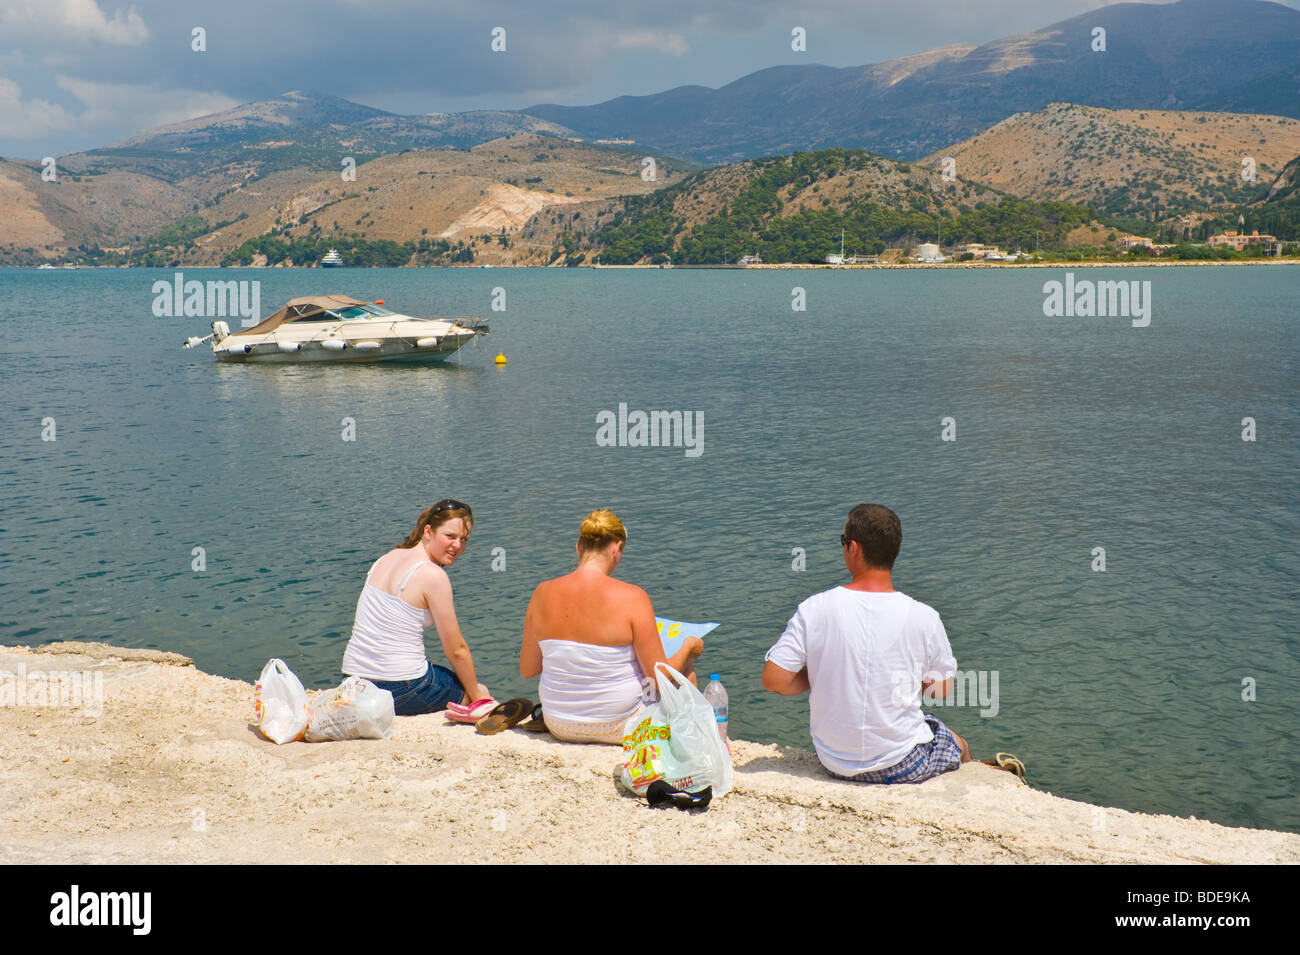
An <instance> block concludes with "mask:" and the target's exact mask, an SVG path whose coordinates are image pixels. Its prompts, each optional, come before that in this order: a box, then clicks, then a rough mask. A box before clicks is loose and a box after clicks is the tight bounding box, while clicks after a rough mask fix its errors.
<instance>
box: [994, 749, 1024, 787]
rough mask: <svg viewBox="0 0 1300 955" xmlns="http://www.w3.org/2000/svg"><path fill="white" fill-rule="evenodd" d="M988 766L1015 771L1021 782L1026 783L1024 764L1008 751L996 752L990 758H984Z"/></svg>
mask: <svg viewBox="0 0 1300 955" xmlns="http://www.w3.org/2000/svg"><path fill="white" fill-rule="evenodd" d="M984 762H985V763H987V764H988V765H989V766H995V767H997V768H998V769H1004V770H1006V771H1007V772H1009V773H1015V774H1016V776H1018V777H1019V778H1020V781H1021V782H1022V783H1027V782H1028V780H1026V779H1025V764H1024V763H1022V762H1021V761H1020V760H1019V759H1017V758H1016V757H1015V756H1012V755H1011V754H1010V753H998V754H997V755H996V756H994V757H993V758H992V759H986V760H984Z"/></svg>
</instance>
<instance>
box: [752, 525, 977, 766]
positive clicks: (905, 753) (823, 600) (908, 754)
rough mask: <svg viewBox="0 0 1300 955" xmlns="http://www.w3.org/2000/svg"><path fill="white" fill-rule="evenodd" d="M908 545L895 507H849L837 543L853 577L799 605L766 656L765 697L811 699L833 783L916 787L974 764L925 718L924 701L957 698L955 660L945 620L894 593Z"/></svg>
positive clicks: (820, 754)
mask: <svg viewBox="0 0 1300 955" xmlns="http://www.w3.org/2000/svg"><path fill="white" fill-rule="evenodd" d="M902 541H903V532H902V527H901V525H900V523H899V520H898V515H897V514H895V513H894V512H893V511H891V510H890V509H889V508H887V507H883V506H881V505H879V504H859V505H858V506H857V507H855V508H853V510H851V511H850V512H849V518H848V521H847V522H846V524H845V527H844V533H843V534H841V535H840V545H841V546H842V547H843V550H844V566H845V567H847V568H848V571H849V573H850V574H851V575H852V578H853V579H852V580H851V581H850V582H849V583H847V584H845V585H843V586H842V587H836V588H834V589H833V590H827V591H823V592H822V593H819V594H814V595H813V596H811V597H809V598H808V599H807V600H805V601H804V602H803V603H801V604H800V605H799V609H798V610H796V611H795V614H794V616H793V617H791V618H790V622H789V624H787V625H786V628H785V633H783V634H782V635H781V639H779V640H778V641H777V642H776V644H775V645H774V646H773V647H772V649H770V650H769V651H768V652H767V665H766V666H765V667H764V669H763V687H764V689H767V690H770V691H772V692H773V693H779V694H781V695H782V696H795V695H797V694H799V693H804V692H807V693H808V694H809V703H810V704H811V708H812V727H811V729H812V739H813V745H814V746H815V747H816V749H817V758H818V759H819V760H820V761H821V764H822V766H824V767H825V768H826V770H827V771H828V772H829V773H830V774H831V775H832V776H838V777H840V778H843V779H853V780H857V781H860V782H870V783H919V782H921V781H922V780H925V779H929V778H930V777H931V776H937V775H939V774H940V773H946V772H950V771H952V770H954V769H959V768H960V767H961V764H962V763H964V762H967V761H969V760H970V758H971V756H970V748H969V747H968V746H967V745H966V741H965V740H964V739H962V738H961V737H960V736H958V735H957V734H956V733H954V732H953V731H952V730H950V729H948V727H946V726H944V725H943V723H942V722H941V721H940V720H939V719H938V718H937V717H935V716H933V715H931V714H929V713H922V712H921V707H920V705H919V694H921V693H923V694H925V695H926V698H927V699H939V700H941V699H945V698H946V697H947V696H948V695H949V694H950V693H952V691H953V686H954V682H955V677H956V674H957V661H956V660H955V659H954V658H953V655H952V647H951V646H949V644H948V635H947V633H945V632H944V629H943V622H942V621H940V619H939V614H938V613H936V612H935V610H934V609H933V608H931V607H928V606H926V605H925V604H923V603H921V602H919V601H916V600H913V599H912V598H911V597H909V596H907V595H906V594H903V593H899V592H898V591H897V590H895V589H894V587H893V583H892V581H891V579H890V573H891V571H892V569H893V566H894V559H895V558H896V557H897V556H898V550H899V547H900V546H901V544H902Z"/></svg>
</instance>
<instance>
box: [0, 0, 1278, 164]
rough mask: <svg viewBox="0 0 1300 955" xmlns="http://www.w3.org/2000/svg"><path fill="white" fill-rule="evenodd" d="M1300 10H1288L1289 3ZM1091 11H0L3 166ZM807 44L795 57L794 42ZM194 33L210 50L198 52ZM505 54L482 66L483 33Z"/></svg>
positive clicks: (1082, 1)
mask: <svg viewBox="0 0 1300 955" xmlns="http://www.w3.org/2000/svg"><path fill="white" fill-rule="evenodd" d="M1286 3H1287V5H1288V6H1293V7H1300V0H1286ZM1107 5H1108V4H1107V3H1106V2H1104V0H928V2H926V0H472V2H465V0H461V2H457V3H446V2H439V0H433V2H430V0H223V2H222V3H220V4H214V3H212V2H211V0H203V2H197V0H135V2H125V3H124V2H119V0H0V156H14V157H22V158H39V157H41V156H46V155H59V154H60V153H67V152H72V151H75V150H78V149H85V148H89V147H92V146H100V145H106V144H108V143H110V142H114V141H116V140H118V139H122V138H124V137H125V136H128V135H130V134H132V133H135V132H139V131H140V130H143V129H148V128H151V127H154V126H158V125H161V124H163V123H169V122H176V121H179V120H182V119H188V118H191V117H194V116H202V115H205V114H207V113H212V112H217V111H220V110H223V109H227V108H229V107H231V106H235V105H238V104H240V103H245V102H250V101H253V100H259V99H266V98H269V97H272V96H275V95H277V94H279V93H282V92H285V91H288V90H293V89H306V90H317V91H320V92H324V93H332V94H334V95H337V96H342V97H345V98H347V99H350V100H354V101H356V102H359V103H365V104H367V105H370V106H375V107H378V108H380V109H386V110H391V111H393V112H399V113H429V112H445V111H454V110H464V109H483V108H495V109H515V108H520V107H525V106H531V105H534V104H537V103H563V104H570V105H583V104H588V103H595V102H600V101H602V100H605V99H610V98H612V97H614V96H619V95H623V94H633V95H636V94H645V93H654V92H658V91H660V90H664V89H670V88H672V87H674V86H680V85H683V84H701V85H704V86H715V87H716V86H721V85H723V84H725V83H729V82H731V81H732V80H734V79H737V78H739V77H741V76H743V75H745V74H746V73H751V72H753V71H755V70H758V69H762V68H763V67H767V66H775V65H778V64H783V63H823V64H827V65H830V66H859V65H863V64H866V63H872V62H876V61H878V60H886V59H891V58H893V57H896V56H903V55H906V54H909V53H916V52H920V51H922V50H927V49H931V48H933V47H936V46H943V45H946V44H950V43H983V42H986V41H988V40H993V39H997V38H999V37H1003V36H1008V35H1011V34H1015V33H1021V32H1024V31H1027V30H1032V29H1035V28H1038V27H1042V26H1046V25H1048V24H1050V23H1054V22H1056V21H1058V20H1064V19H1068V18H1070V17H1074V16H1077V15H1079V14H1082V13H1086V12H1087V11H1089V10H1094V9H1097V8H1099V7H1103V6H1107ZM796 26H801V27H803V28H804V29H805V30H806V31H807V52H805V53H796V52H794V51H793V50H792V49H791V43H790V38H791V30H792V29H793V28H794V27H796ZM199 27H201V28H202V29H203V30H204V31H205V40H206V50H204V51H201V52H200V51H195V50H194V49H193V45H194V41H193V39H192V38H193V32H194V30H195V28H199ZM496 27H501V28H503V29H504V30H505V44H506V50H505V52H503V53H497V52H493V51H492V49H491V44H492V31H493V29H494V28H496Z"/></svg>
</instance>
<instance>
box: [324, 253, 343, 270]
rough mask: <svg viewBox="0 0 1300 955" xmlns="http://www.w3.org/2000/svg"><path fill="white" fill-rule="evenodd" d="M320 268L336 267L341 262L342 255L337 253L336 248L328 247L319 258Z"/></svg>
mask: <svg viewBox="0 0 1300 955" xmlns="http://www.w3.org/2000/svg"><path fill="white" fill-rule="evenodd" d="M320 264H321V268H323V269H337V268H338V267H339V266H341V265H342V264H343V256H341V255H339V252H338V249H330V250H329V251H328V252H326V253H325V254H324V255H323V256H321V260H320Z"/></svg>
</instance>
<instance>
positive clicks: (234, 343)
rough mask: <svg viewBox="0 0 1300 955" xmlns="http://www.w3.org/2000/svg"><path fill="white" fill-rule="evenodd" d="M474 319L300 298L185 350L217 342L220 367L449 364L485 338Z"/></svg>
mask: <svg viewBox="0 0 1300 955" xmlns="http://www.w3.org/2000/svg"><path fill="white" fill-rule="evenodd" d="M487 333H488V325H487V323H486V322H484V321H481V320H479V319H474V318H412V317H411V316H410V315H402V314H400V313H397V312H391V311H389V310H388V309H386V308H384V303H383V302H382V301H378V302H361V301H358V300H357V299H354V298H349V297H347V296H346V295H318V296H311V297H307V298H295V299H292V300H290V302H289V303H288V304H287V305H285V306H284V308H282V309H280V310H279V311H278V312H276V313H275V314H273V315H271V316H270V317H269V318H266V319H264V320H263V321H261V322H259V323H258V324H256V325H254V326H253V327H251V328H245V329H242V330H241V331H238V332H234V333H231V331H230V326H229V325H227V324H226V323H225V322H223V321H215V322H213V323H212V334H211V335H207V336H205V337H203V338H190V339H189V340H188V341H186V342H185V345H184V347H185V348H194V347H197V346H198V345H202V344H203V343H204V342H211V344H212V353H213V354H214V355H215V356H216V357H217V359H218V360H219V361H235V362H257V363H261V362H275V363H284V362H315V361H324V362H338V363H352V362H406V363H415V362H419V363H428V362H438V361H445V360H446V359H448V358H450V357H451V356H452V355H454V354H456V352H458V351H460V349H461V348H463V347H464V346H465V345H467V344H469V342H471V341H473V340H474V339H475V338H476V337H477V336H479V335H486V334H487Z"/></svg>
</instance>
